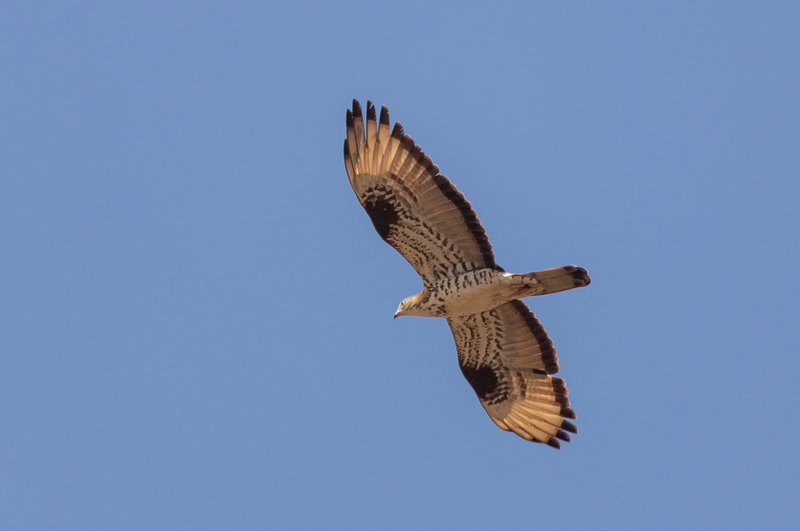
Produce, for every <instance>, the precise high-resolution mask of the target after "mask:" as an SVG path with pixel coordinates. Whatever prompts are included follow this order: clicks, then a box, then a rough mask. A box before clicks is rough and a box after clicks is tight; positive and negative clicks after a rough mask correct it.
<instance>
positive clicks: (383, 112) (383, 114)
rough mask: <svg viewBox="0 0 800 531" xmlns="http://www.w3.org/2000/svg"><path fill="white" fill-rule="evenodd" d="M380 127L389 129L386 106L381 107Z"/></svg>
mask: <svg viewBox="0 0 800 531" xmlns="http://www.w3.org/2000/svg"><path fill="white" fill-rule="evenodd" d="M381 125H385V126H386V127H389V109H387V108H386V105H381Z"/></svg>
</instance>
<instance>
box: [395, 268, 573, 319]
mask: <svg viewBox="0 0 800 531" xmlns="http://www.w3.org/2000/svg"><path fill="white" fill-rule="evenodd" d="M586 284H588V277H587V275H586V271H585V270H583V269H581V268H578V267H574V266H566V267H556V268H553V269H550V270H544V271H538V272H535V273H527V274H522V275H518V274H514V273H506V272H505V271H503V270H501V269H492V268H488V267H487V268H483V269H476V270H474V271H467V272H465V273H458V272H456V273H453V274H452V275H450V276H443V277H441V278H437V279H435V280H433V281H431V282H429V283H426V284H425V286H424V288H423V290H422V291H420V292H419V293H417V294H416V295H413V296H411V297H409V298H407V299H404V300H403V302H401V303H400V307H399V308H398V313H397V314H395V315H396V316H399V315H416V316H420V317H458V316H462V315H469V314H472V313H479V312H483V311H486V310H491V309H492V308H496V307H498V306H500V305H502V304H505V303H506V302H509V301H511V300H514V299H521V298H523V297H528V296H532V295H542V294H545V293H555V292H556V291H563V290H565V289H571V288H576V287H581V286H585V285H586Z"/></svg>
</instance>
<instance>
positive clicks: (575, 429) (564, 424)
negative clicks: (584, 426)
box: [561, 420, 578, 433]
mask: <svg viewBox="0 0 800 531" xmlns="http://www.w3.org/2000/svg"><path fill="white" fill-rule="evenodd" d="M561 427H562V428H564V430H565V431H568V432H570V433H578V427H577V426H575V424H573V423H571V422H570V421H568V420H562V421H561Z"/></svg>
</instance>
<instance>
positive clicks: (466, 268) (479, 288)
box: [344, 100, 590, 448]
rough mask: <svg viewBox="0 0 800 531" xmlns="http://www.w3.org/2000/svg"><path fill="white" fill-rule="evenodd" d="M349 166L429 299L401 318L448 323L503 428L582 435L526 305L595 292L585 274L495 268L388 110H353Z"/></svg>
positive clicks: (528, 435)
mask: <svg viewBox="0 0 800 531" xmlns="http://www.w3.org/2000/svg"><path fill="white" fill-rule="evenodd" d="M346 125H347V135H346V138H345V141H344V165H345V169H346V171H347V176H348V178H349V180H350V185H351V186H352V187H353V191H354V192H355V194H356V197H358V200H359V202H360V203H361V205H362V206H363V207H364V210H366V211H367V214H368V215H369V217H370V219H371V220H372V224H373V225H374V226H375V230H377V231H378V234H379V235H380V236H381V238H383V239H384V240H385V241H386V243H388V244H389V245H391V246H392V247H394V248H395V249H396V250H397V251H398V252H399V253H400V254H401V255H403V257H405V259H406V260H408V261H409V262H410V263H411V265H412V266H413V267H414V269H415V270H416V271H417V273H418V274H419V275H420V277H422V286H423V287H422V291H420V292H419V293H417V294H416V295H412V296H411V297H408V298H406V299H404V300H403V301H402V302H400V306H399V307H398V308H397V312H396V313H395V315H394V316H395V318H396V317H398V316H400V315H418V316H423V317H444V318H446V319H447V323H448V324H449V325H450V330H451V331H452V333H453V339H455V342H456V348H457V350H458V364H459V367H460V368H461V372H462V373H463V375H464V377H465V378H466V379H467V382H469V384H470V386H472V389H473V390H474V391H475V394H477V395H478V399H479V400H480V403H481V405H483V408H484V409H485V410H486V412H487V413H488V414H489V417H490V418H491V419H492V420H493V421H494V423H495V424H496V425H497V426H499V427H500V428H502V429H504V430H507V431H513V432H514V433H516V434H517V435H519V436H520V437H523V438H525V439H527V440H529V441H535V442H540V443H545V444H548V445H550V446H552V447H554V448H560V447H561V444H560V443H559V441H569V440H570V437H569V434H568V433H567V432H571V433H577V429H576V428H575V426H574V425H573V424H572V423H571V422H569V421H568V420H567V419H574V418H575V412H574V411H573V410H572V409H571V408H570V404H569V399H568V398H567V388H566V386H565V385H564V380H562V379H561V378H558V377H555V376H552V375H553V374H555V373H557V372H558V358H557V357H556V350H555V348H554V347H553V342H552V341H551V340H550V338H549V337H548V335H547V332H545V330H544V328H543V327H542V325H541V324H540V323H539V321H538V320H537V319H536V317H535V316H534V315H533V313H531V311H530V310H529V309H528V307H527V306H526V305H525V303H524V302H522V301H521V300H520V299H522V298H523V297H528V296H531V295H544V294H546V293H556V292H558V291H564V290H568V289H572V288H578V287H582V286H586V285H588V284H589V282H590V279H589V275H588V274H587V272H586V270H585V269H583V268H580V267H576V266H563V267H555V268H552V269H545V270H542V271H536V272H533V273H524V274H513V273H506V272H505V271H504V270H503V269H502V268H501V267H499V266H498V265H497V263H495V258H494V253H493V252H492V247H491V245H490V244H489V240H488V238H487V237H486V232H485V231H484V229H483V227H482V226H481V224H480V222H479V221H478V217H477V216H476V215H475V212H474V211H473V210H472V206H471V205H470V204H469V202H467V200H466V199H465V198H464V196H463V195H462V194H461V193H460V192H459V191H458V190H457V189H456V187H455V186H453V184H452V183H451V182H450V181H449V180H448V179H447V177H445V176H444V175H441V174H440V173H439V168H438V167H437V166H436V165H434V164H433V162H432V161H431V159H430V157H428V156H427V155H426V154H424V153H423V152H422V150H421V149H420V148H419V146H417V145H416V144H415V143H414V140H413V139H412V138H411V137H410V136H409V135H407V134H405V133H404V132H403V127H402V126H401V125H400V123H399V122H398V123H395V124H394V127H393V128H392V129H391V132H390V128H389V111H388V110H387V108H386V107H381V112H380V117H377V116H376V112H375V107H374V106H373V104H372V102H369V101H368V102H367V120H366V123H364V117H363V114H362V112H361V106H360V104H359V102H358V100H353V109H352V111H351V110H348V111H347V121H346Z"/></svg>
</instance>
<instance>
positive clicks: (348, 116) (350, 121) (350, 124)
mask: <svg viewBox="0 0 800 531" xmlns="http://www.w3.org/2000/svg"><path fill="white" fill-rule="evenodd" d="M345 123H346V124H347V127H348V128H350V127H353V113H352V112H351V111H350V109H347V114H346V118H345Z"/></svg>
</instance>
